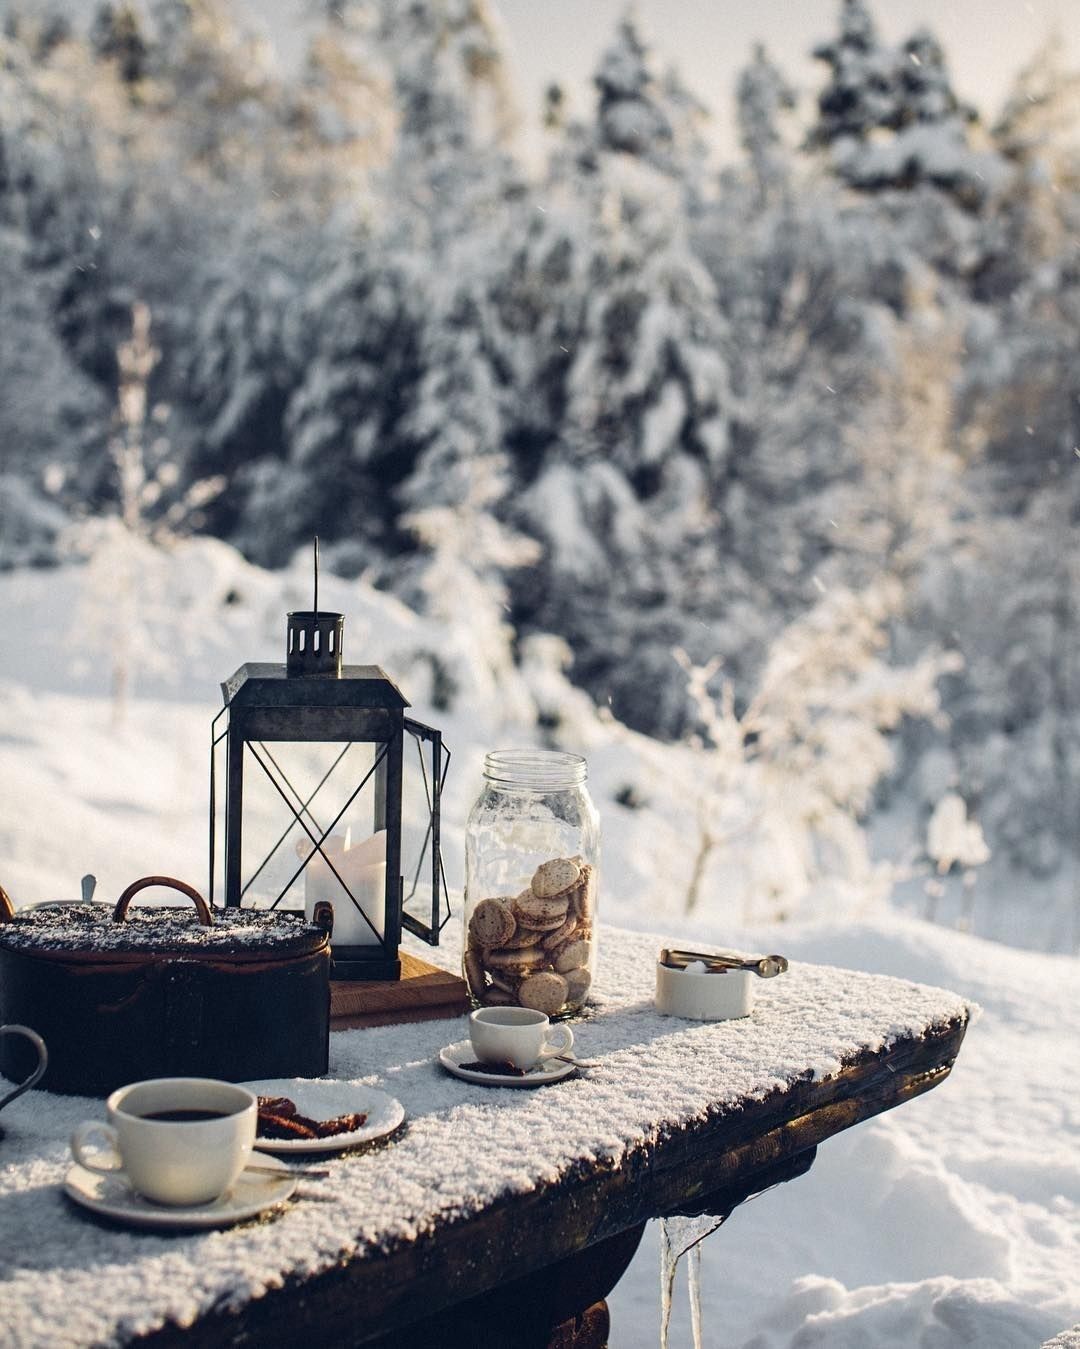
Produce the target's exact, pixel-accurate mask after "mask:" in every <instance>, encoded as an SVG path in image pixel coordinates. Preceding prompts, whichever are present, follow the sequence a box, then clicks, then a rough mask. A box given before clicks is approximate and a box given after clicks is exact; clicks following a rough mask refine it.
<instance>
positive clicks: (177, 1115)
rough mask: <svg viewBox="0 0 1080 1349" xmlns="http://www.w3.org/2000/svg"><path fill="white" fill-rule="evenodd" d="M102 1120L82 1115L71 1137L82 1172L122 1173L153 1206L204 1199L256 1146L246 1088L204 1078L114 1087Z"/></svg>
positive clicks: (221, 1189) (226, 1183)
mask: <svg viewBox="0 0 1080 1349" xmlns="http://www.w3.org/2000/svg"><path fill="white" fill-rule="evenodd" d="M105 1108H106V1110H107V1112H108V1117H109V1122H108V1124H102V1123H100V1122H98V1121H97V1120H85V1121H84V1122H83V1123H82V1124H80V1125H79V1126H78V1128H77V1129H76V1130H75V1132H74V1133H73V1134H72V1136H71V1151H72V1152H73V1153H74V1155H75V1160H76V1161H77V1162H78V1163H79V1164H80V1165H81V1166H84V1167H86V1169H87V1170H88V1171H97V1172H101V1173H106V1174H107V1173H110V1172H118V1171H123V1172H124V1175H125V1176H126V1177H127V1179H128V1181H129V1182H130V1184H131V1185H132V1187H133V1188H134V1189H136V1190H138V1192H139V1193H140V1194H141V1195H142V1196H143V1197H144V1198H146V1199H149V1200H151V1201H153V1202H154V1203H157V1204H170V1205H174V1206H183V1207H187V1206H190V1205H194V1204H209V1203H212V1202H213V1201H214V1200H215V1199H218V1198H219V1197H220V1196H221V1195H223V1194H224V1193H225V1192H226V1191H227V1190H228V1189H229V1188H230V1186H231V1185H232V1184H233V1183H234V1182H235V1180H236V1178H237V1177H238V1176H239V1175H240V1172H241V1171H243V1169H244V1167H245V1165H246V1164H247V1161H248V1159H249V1158H250V1156H251V1153H252V1149H253V1148H254V1146H255V1129H256V1124H257V1119H258V1102H257V1100H256V1099H255V1096H254V1095H253V1094H252V1093H251V1092H250V1091H248V1090H247V1088H246V1087H240V1086H237V1085H236V1084H235V1083H233V1082H219V1081H217V1080H216V1079H214V1078H209V1077H159V1078H153V1079H151V1080H149V1081H146V1082H133V1083H132V1084H131V1085H130V1086H127V1087H120V1088H119V1090H117V1091H114V1092H113V1093H112V1095H111V1096H110V1097H109V1098H108V1100H107V1101H106V1102H105Z"/></svg>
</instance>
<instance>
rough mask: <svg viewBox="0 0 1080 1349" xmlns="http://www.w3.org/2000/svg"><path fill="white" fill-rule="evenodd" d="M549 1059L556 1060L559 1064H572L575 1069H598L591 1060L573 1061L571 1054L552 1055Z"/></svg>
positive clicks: (595, 1063) (597, 1065)
mask: <svg viewBox="0 0 1080 1349" xmlns="http://www.w3.org/2000/svg"><path fill="white" fill-rule="evenodd" d="M549 1057H551V1058H553V1059H558V1060H559V1062H560V1063H572V1064H573V1065H574V1067H575V1068H599V1067H600V1065H599V1064H598V1063H597V1062H595V1060H591V1059H575V1058H574V1056H573V1054H552V1055H550V1056H549Z"/></svg>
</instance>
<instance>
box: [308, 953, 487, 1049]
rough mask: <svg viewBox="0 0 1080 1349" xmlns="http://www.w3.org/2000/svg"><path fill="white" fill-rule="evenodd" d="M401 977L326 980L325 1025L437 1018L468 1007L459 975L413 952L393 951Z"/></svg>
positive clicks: (335, 1026)
mask: <svg viewBox="0 0 1080 1349" xmlns="http://www.w3.org/2000/svg"><path fill="white" fill-rule="evenodd" d="M399 955H400V957H401V978H400V979H388V980H386V981H380V980H373V979H372V980H367V979H357V980H342V981H340V982H338V981H334V982H332V983H331V985H330V1029H331V1030H354V1029H356V1028H357V1027H360V1026H393V1025H397V1024H398V1023H400V1022H404V1021H438V1020H440V1019H442V1018H444V1017H453V1016H461V1015H462V1014H463V1013H464V1012H467V1011H468V1010H469V992H468V989H467V988H466V986H465V980H464V979H462V978H461V976H460V975H458V974H450V973H449V972H448V971H447V970H441V969H439V967H438V966H437V965H430V964H429V963H428V962H427V961H426V960H421V959H420V957H419V956H414V955H410V954H409V953H408V952H407V951H401V952H399Z"/></svg>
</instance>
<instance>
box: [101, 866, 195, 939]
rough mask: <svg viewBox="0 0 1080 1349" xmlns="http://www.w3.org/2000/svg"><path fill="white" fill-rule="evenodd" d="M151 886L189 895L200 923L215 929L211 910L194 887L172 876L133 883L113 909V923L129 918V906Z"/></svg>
mask: <svg viewBox="0 0 1080 1349" xmlns="http://www.w3.org/2000/svg"><path fill="white" fill-rule="evenodd" d="M151 885H164V886H166V887H167V888H168V889H170V890H179V891H180V893H181V894H182V895H187V897H188V899H190V900H192V901H193V902H194V904H195V909H196V912H197V913H198V915H199V922H200V923H202V924H203V926H204V927H213V925H214V919H213V915H212V914H211V913H210V908H209V906H208V905H207V903H206V900H205V899H203V897H202V895H200V894H199V892H198V890H196V889H195V887H194V886H193V885H188V883H187V882H186V881H178V880H175V879H174V878H173V877H172V876H144V877H143V878H142V880H141V881H132V882H131V884H130V885H129V886H128V888H127V889H126V890H125V891H124V893H123V894H122V895H121V896H120V898H119V899H118V900H117V901H116V908H115V909H113V922H114V923H122V922H123V921H124V919H125V918H126V917H127V911H128V905H129V904H130V903H131V901H132V898H133V896H135V895H137V894H138V893H139V891H140V890H146V889H147V888H148V887H149V886H151Z"/></svg>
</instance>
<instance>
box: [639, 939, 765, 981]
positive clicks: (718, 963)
mask: <svg viewBox="0 0 1080 1349" xmlns="http://www.w3.org/2000/svg"><path fill="white" fill-rule="evenodd" d="M699 961H700V962H701V964H703V965H704V966H705V973H706V974H727V973H728V972H729V971H730V970H749V971H750V972H751V973H752V974H756V975H759V976H760V977H761V978H762V979H773V978H775V977H776V975H778V974H783V973H784V971H785V970H786V969H787V967H788V962H787V957H786V956H776V955H772V956H750V957H742V956H723V955H717V954H716V952H715V951H680V950H676V949H669V948H668V947H664V949H663V950H662V951H661V952H660V963H661V965H667V966H668V967H669V968H670V969H673V970H684V969H686V967H687V965H693V964H696V963H697V962H699Z"/></svg>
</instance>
